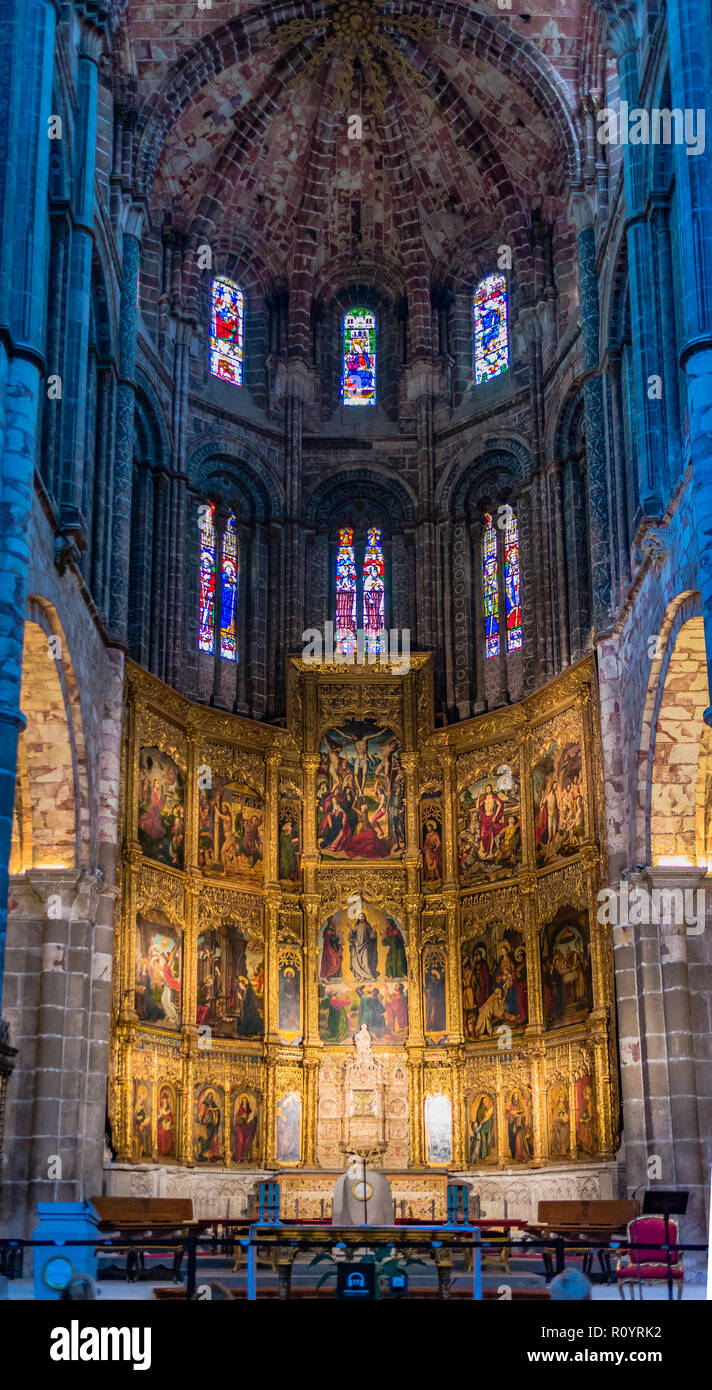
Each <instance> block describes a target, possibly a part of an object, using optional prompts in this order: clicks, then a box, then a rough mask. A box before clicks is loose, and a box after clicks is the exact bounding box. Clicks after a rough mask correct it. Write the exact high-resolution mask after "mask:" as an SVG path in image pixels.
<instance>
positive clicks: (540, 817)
mask: <svg viewBox="0 0 712 1390" xmlns="http://www.w3.org/2000/svg"><path fill="white" fill-rule="evenodd" d="M532 787H533V793H534V839H535V843H536V862H537V867H541V866H542V865H544V864H550V863H551V862H552V861H553V860H556V859H565V858H567V857H568V856H569V855H572V854H576V853H577V851H578V849H579V847H580V844H581V841H582V839H583V836H584V825H585V811H584V790H583V772H582V759H581V744H580V743H579V742H578V741H577V742H569V743H564V744H560V743H558V742H557V740H556V739H554V740H553V741H552V742H551V743H550V744H549V746H548V748H547V749H546V751H545V752H544V753H543V754H542V756H541V757H540V758H539V761H538V762H537V763H535V765H534V767H533V768H532Z"/></svg>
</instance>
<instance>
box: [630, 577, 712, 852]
mask: <svg viewBox="0 0 712 1390" xmlns="http://www.w3.org/2000/svg"><path fill="white" fill-rule="evenodd" d="M708 703H709V692H708V686H707V670H706V664H705V641H704V631H703V627H702V616H701V604H700V597H699V594H697V593H696V592H694V591H692V590H689V591H687V592H686V593H683V594H678V596H677V597H676V598H675V599H673V601H672V603H671V604H670V605H669V606H668V609H667V612H666V614H665V617H664V619H663V623H662V626H661V628H660V634H659V636H658V640H657V649H656V653H655V655H654V657H653V662H652V666H651V671H650V676H649V679H648V689H647V693H646V698H645V705H644V708H643V717H642V727H641V738H640V747H639V752H638V788H637V806H636V854H637V859H638V862H639V863H641V864H647V863H653V864H659V863H661V862H662V863H667V864H680V865H682V864H694V863H695V862H696V860H697V852H698V848H699V841H698V836H699V815H700V813H699V808H698V797H699V777H700V763H701V759H702V754H703V752H704V749H705V748H706V746H707V745H706V741H705V737H704V729H705V725H704V720H703V714H704V711H705V709H706V708H707V704H708Z"/></svg>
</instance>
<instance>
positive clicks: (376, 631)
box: [363, 526, 386, 653]
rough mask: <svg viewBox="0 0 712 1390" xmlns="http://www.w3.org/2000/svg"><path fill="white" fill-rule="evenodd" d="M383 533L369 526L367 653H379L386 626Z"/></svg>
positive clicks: (365, 600) (365, 589) (365, 607)
mask: <svg viewBox="0 0 712 1390" xmlns="http://www.w3.org/2000/svg"><path fill="white" fill-rule="evenodd" d="M381 535H382V532H381V531H380V530H379V529H378V527H377V526H369V528H368V533H367V540H368V543H367V545H366V551H365V554H364V557H363V628H364V633H365V642H366V651H367V652H376V653H379V652H380V651H381V650H382V647H383V636H382V633H383V629H384V628H385V625H386V583H385V568H386V566H385V560H384V558H383V546H382V544H381Z"/></svg>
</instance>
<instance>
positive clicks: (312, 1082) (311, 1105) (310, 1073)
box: [304, 1056, 319, 1168]
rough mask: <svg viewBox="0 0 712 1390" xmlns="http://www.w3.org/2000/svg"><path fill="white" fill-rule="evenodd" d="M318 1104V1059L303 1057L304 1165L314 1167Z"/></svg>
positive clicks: (315, 1162) (315, 1163)
mask: <svg viewBox="0 0 712 1390" xmlns="http://www.w3.org/2000/svg"><path fill="white" fill-rule="evenodd" d="M318 1105H319V1061H318V1059H317V1058H315V1057H313V1056H310V1057H308V1058H307V1057H305V1059H304V1119H305V1125H304V1166H305V1167H306V1168H316V1166H317V1161H316V1131H317V1112H318Z"/></svg>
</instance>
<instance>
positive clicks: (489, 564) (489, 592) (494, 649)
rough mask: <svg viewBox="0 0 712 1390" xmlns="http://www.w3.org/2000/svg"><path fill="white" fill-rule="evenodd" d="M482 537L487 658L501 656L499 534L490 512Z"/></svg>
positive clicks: (486, 518)
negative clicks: (498, 579)
mask: <svg viewBox="0 0 712 1390" xmlns="http://www.w3.org/2000/svg"><path fill="white" fill-rule="evenodd" d="M485 521H486V523H487V524H486V526H485V530H484V535H483V537H482V589H483V601H484V610H485V657H488V656H499V595H498V593H497V532H496V530H495V528H494V525H493V522H492V517H491V516H490V514H489V512H488V513H487V515H486V517H485Z"/></svg>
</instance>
